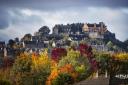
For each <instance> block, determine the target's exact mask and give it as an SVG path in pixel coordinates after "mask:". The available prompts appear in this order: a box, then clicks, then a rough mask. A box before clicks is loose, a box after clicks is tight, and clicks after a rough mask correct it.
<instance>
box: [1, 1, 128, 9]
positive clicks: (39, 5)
mask: <svg viewBox="0 0 128 85" xmlns="http://www.w3.org/2000/svg"><path fill="white" fill-rule="evenodd" d="M127 3H128V0H1V1H0V6H1V7H5V8H6V7H7V8H10V7H12V8H16V7H19V8H29V9H41V10H42V9H43V10H54V9H55V10H56V9H61V8H67V7H81V6H85V7H88V6H94V7H95V6H96V7H113V8H119V7H128V4H127Z"/></svg>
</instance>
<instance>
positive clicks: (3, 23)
mask: <svg viewBox="0 0 128 85" xmlns="http://www.w3.org/2000/svg"><path fill="white" fill-rule="evenodd" d="M8 26H9V14H8V12H7V11H5V10H4V9H0V29H5V28H7V27H8Z"/></svg>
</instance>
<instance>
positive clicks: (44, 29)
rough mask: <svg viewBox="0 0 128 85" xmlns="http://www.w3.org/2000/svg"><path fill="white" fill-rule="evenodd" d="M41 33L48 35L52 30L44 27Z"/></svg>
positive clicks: (40, 30)
mask: <svg viewBox="0 0 128 85" xmlns="http://www.w3.org/2000/svg"><path fill="white" fill-rule="evenodd" d="M39 32H41V33H42V34H43V35H47V34H49V32H50V29H49V27H48V26H43V27H41V28H40V29H39Z"/></svg>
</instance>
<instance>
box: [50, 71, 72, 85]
mask: <svg viewBox="0 0 128 85" xmlns="http://www.w3.org/2000/svg"><path fill="white" fill-rule="evenodd" d="M73 83H74V80H73V78H72V76H71V75H70V74H68V73H60V74H59V75H58V76H57V77H56V78H55V79H54V80H53V81H52V85H70V84H73Z"/></svg>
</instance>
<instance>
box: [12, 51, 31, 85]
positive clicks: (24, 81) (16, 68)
mask: <svg viewBox="0 0 128 85" xmlns="http://www.w3.org/2000/svg"><path fill="white" fill-rule="evenodd" d="M31 64H32V61H31V56H30V55H29V54H21V55H20V56H18V57H17V59H16V60H15V62H14V64H13V67H12V71H11V76H12V77H14V79H15V80H14V81H15V82H16V85H30V84H32V79H31ZM28 81H29V82H28Z"/></svg>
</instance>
